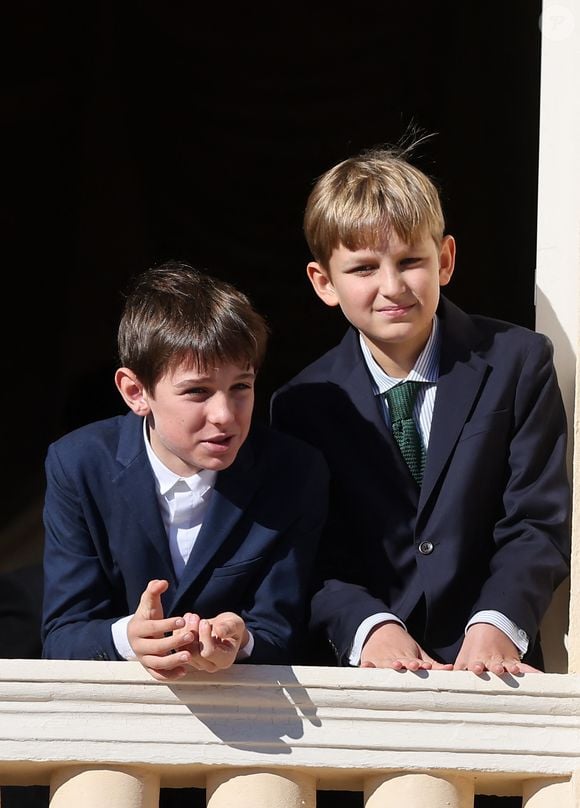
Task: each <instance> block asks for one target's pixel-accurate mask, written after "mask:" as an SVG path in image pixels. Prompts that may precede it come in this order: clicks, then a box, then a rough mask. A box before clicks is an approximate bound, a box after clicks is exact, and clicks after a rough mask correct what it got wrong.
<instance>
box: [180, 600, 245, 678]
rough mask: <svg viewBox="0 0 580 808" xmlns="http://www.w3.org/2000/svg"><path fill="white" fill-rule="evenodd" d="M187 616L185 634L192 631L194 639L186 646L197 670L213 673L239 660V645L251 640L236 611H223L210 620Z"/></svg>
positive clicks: (192, 615) (191, 662)
mask: <svg viewBox="0 0 580 808" xmlns="http://www.w3.org/2000/svg"><path fill="white" fill-rule="evenodd" d="M184 618H185V628H184V630H183V632H182V634H183V633H187V634H190V635H193V642H191V643H190V644H189V645H188V648H187V650H188V652H189V654H190V657H191V659H190V662H189V664H190V665H191V666H192V667H193V668H196V670H200V671H207V672H208V673H214V672H215V671H218V670H224V669H225V668H229V667H230V666H231V665H233V664H234V662H235V661H236V657H237V655H238V651H239V650H240V648H241V647H242V646H244V645H245V644H246V643H247V642H248V640H249V634H248V631H247V629H246V624H245V623H244V621H243V620H242V618H241V617H240V616H239V615H237V614H234V612H222V613H221V614H218V615H217V617H212V618H211V619H210V620H203V619H202V618H200V616H199V615H198V614H190V613H187V614H185V615H184ZM177 633H178V634H180V632H177Z"/></svg>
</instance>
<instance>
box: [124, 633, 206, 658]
mask: <svg viewBox="0 0 580 808" xmlns="http://www.w3.org/2000/svg"><path fill="white" fill-rule="evenodd" d="M192 644H193V635H189V636H188V635H187V634H185V635H182V634H169V635H167V636H166V635H164V634H161V635H160V636H159V637H138V638H136V639H135V640H133V650H134V651H135V653H136V654H137V656H139V657H144V656H151V657H164V656H167V655H168V654H173V653H174V652H176V651H178V650H182V649H183V650H184V651H185V650H187V651H188V652H189V651H190V649H189V648H185V646H190V645H192Z"/></svg>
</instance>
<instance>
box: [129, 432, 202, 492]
mask: <svg viewBox="0 0 580 808" xmlns="http://www.w3.org/2000/svg"><path fill="white" fill-rule="evenodd" d="M143 438H144V440H145V449H146V450H147V457H148V458H149V462H150V463H151V468H152V469H153V474H154V476H155V479H156V480H157V489H158V491H159V493H160V494H161V495H162V496H167V495H168V494H170V493H171V491H172V490H173V488H175V486H176V485H178V484H179V483H181V482H184V483H185V484H186V485H187V487H188V488H189V490H190V491H191V492H192V494H194V496H195V497H196V498H201V497H203V495H204V494H206V493H207V492H208V491H209V489H210V488H213V486H214V485H215V480H216V477H217V471H211V470H210V469H201V471H198V472H197V473H196V474H192V475H191V476H189V477H180V476H179V474H175V472H173V471H171V469H168V468H167V466H166V465H165V464H164V463H162V462H161V460H159V458H158V457H157V455H156V454H155V452H154V451H153V449H152V448H151V443H150V441H149V435H148V434H147V419H146V418H143Z"/></svg>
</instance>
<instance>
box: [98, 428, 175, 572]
mask: <svg viewBox="0 0 580 808" xmlns="http://www.w3.org/2000/svg"><path fill="white" fill-rule="evenodd" d="M117 460H118V462H119V463H120V464H121V465H122V466H123V470H122V471H121V472H120V474H119V475H118V476H117V478H116V479H115V480H114V481H113V482H114V483H116V485H117V487H118V490H119V493H120V494H121V496H123V497H124V499H125V501H126V503H127V508H128V509H129V510H130V511H131V512H132V513H133V516H134V520H135V524H136V525H138V530H136V531H135V533H138V534H139V542H141V536H144V537H146V538H147V540H148V541H149V543H150V544H151V545H152V547H153V548H154V551H155V553H156V554H157V556H158V558H159V562H158V564H157V563H156V564H155V567H156V569H155V571H154V573H153V569H152V577H154V578H166V579H167V580H168V581H169V582H170V584H173V585H175V572H174V570H173V562H172V560H171V553H170V551H169V542H168V540H167V533H166V531H165V526H164V525H163V520H162V518H161V513H160V512H159V505H158V502H157V494H156V491H155V480H154V476H153V472H152V470H151V465H150V463H149V460H148V458H147V452H146V450H145V442H144V440H143V421H142V419H141V418H139V417H138V416H136V415H134V414H133V413H128V414H127V415H126V416H125V421H124V423H123V426H122V428H121V433H120V437H119V446H118V451H117ZM136 552H139V549H137V548H136ZM141 552H142V551H141ZM157 567H158V568H157Z"/></svg>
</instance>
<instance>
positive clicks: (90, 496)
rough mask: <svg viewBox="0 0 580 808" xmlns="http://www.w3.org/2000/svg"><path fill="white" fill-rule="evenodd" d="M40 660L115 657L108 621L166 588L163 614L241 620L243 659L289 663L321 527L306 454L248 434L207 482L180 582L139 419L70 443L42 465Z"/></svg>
mask: <svg viewBox="0 0 580 808" xmlns="http://www.w3.org/2000/svg"><path fill="white" fill-rule="evenodd" d="M46 477H47V488H46V499H45V508H44V523H45V547H44V580H45V583H44V606H43V623H42V637H43V643H44V646H43V656H44V657H45V658H56V659H119V656H118V654H117V652H116V650H115V646H114V643H113V640H112V635H111V624H112V623H113V622H114V621H116V620H117V619H118V618H120V617H123V616H125V615H128V614H132V613H133V612H134V611H135V609H136V607H137V605H138V603H139V599H140V596H141V594H142V592H143V591H144V590H145V588H146V586H147V583H148V581H149V580H151V579H153V578H165V579H167V580H168V581H169V589H168V591H167V592H166V593H165V594H164V595H163V598H162V601H163V607H164V612H165V616H170V615H182V614H184V613H185V612H187V611H191V612H197V613H199V614H200V615H201V616H202V617H214V616H216V615H217V614H218V613H220V612H222V611H234V612H237V613H238V614H240V615H242V617H243V618H244V620H245V621H246V625H247V628H248V630H249V631H251V632H252V634H253V636H254V640H255V645H254V650H253V652H252V655H251V657H250V659H249V660H248V661H249V662H253V663H262V664H289V663H293V662H296V660H297V656H298V654H299V647H300V643H301V641H302V639H303V637H304V634H305V626H306V624H307V617H308V609H309V598H308V593H309V591H310V590H309V587H310V583H311V581H310V576H311V572H312V569H313V563H314V558H315V554H316V550H317V546H318V540H319V536H320V532H321V528H322V525H323V523H324V519H325V516H326V509H327V496H328V490H327V489H328V469H327V467H326V464H325V462H324V460H323V458H322V456H321V454H320V453H319V452H317V451H316V450H314V449H313V448H312V447H310V446H308V445H306V444H305V443H303V442H302V441H299V440H296V439H295V438H292V437H290V436H288V435H283V434H279V433H277V432H276V431H275V430H273V429H269V428H268V427H265V426H262V425H259V424H254V425H253V426H252V429H251V431H250V435H249V436H248V438H247V440H246V441H245V443H244V444H243V445H242V447H241V449H240V452H239V453H238V456H237V458H236V460H235V461H234V463H233V464H232V465H231V466H230V467H229V468H228V469H226V470H224V471H221V472H219V474H218V475H217V480H216V485H215V489H214V491H213V493H212V496H211V499H210V503H209V506H208V511H207V514H206V517H205V519H204V522H203V525H202V528H201V531H200V533H199V535H198V538H197V540H196V542H195V545H194V547H193V550H192V553H191V556H190V558H189V560H188V563H187V565H186V568H185V571H184V573H183V576H182V578H181V580H180V581H179V583H178V582H177V580H176V578H175V573H174V570H173V565H172V561H171V556H170V551H169V542H168V538H167V534H166V531H165V528H164V525H163V521H162V517H161V513H160V509H159V506H158V501H157V497H156V493H155V480H154V476H153V472H152V469H151V465H150V463H149V460H148V458H147V453H146V450H145V444H144V439H143V423H142V418H140V417H138V416H136V415H134V414H133V413H131V412H130V413H128V414H127V415H124V416H117V417H115V418H111V419H108V420H104V421H99V422H96V423H93V424H90V425H88V426H85V427H81V428H80V429H78V430H76V431H74V432H71V433H70V434H68V435H66V436H64V437H63V438H61V439H60V440H58V441H56V442H55V443H53V444H52V445H51V446H50V447H49V450H48V453H47V458H46Z"/></svg>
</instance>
